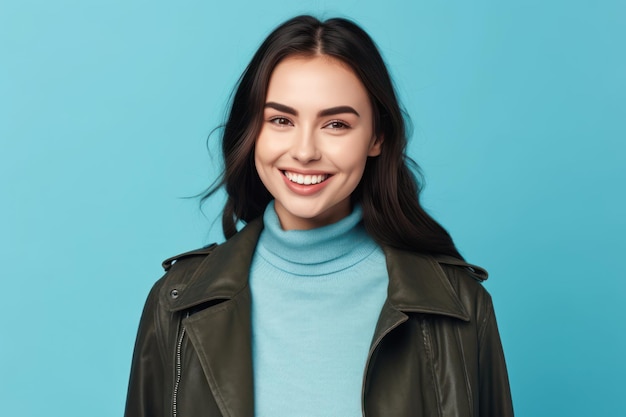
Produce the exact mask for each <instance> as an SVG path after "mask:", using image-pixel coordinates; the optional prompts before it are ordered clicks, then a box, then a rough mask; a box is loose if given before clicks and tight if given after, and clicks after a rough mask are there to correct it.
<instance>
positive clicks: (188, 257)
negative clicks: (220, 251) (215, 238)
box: [161, 243, 217, 272]
mask: <svg viewBox="0 0 626 417" xmlns="http://www.w3.org/2000/svg"><path fill="white" fill-rule="evenodd" d="M216 247H217V243H211V244H210V245H207V246H204V247H202V248H200V249H194V250H191V251H188V252H183V253H181V254H179V255H175V256H172V257H170V258H167V259H166V260H164V261H163V262H162V263H161V265H162V266H163V269H165V271H166V272H168V271H169V270H170V269H172V266H173V265H174V264H177V263H179V261H182V263H180V264H179V266H182V265H185V266H186V267H189V266H191V264H193V263H194V261H196V262H198V261H200V262H201V261H202V259H203V258H205V257H206V256H208V255H209V254H210V253H211V252H212V251H213V250H214V249H215V248H216Z"/></svg>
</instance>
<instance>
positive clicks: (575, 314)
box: [0, 0, 626, 417]
mask: <svg viewBox="0 0 626 417" xmlns="http://www.w3.org/2000/svg"><path fill="white" fill-rule="evenodd" d="M410 4H411V5H409V2H408V1H407V2H400V1H379V2H363V1H356V0H332V1H323V0H317V1H316V0H313V1H312V0H307V1H290V2H286V1H277V0H264V1H263V2H253V1H250V2H247V3H242V2H240V1H234V0H233V1H226V2H211V1H180V2H171V1H168V2H164V1H139V0H131V1H121V0H110V1H95V0H94V1H86V0H75V1H70V0H58V1H44V0H38V1H34V0H21V1H19V2H18V1H2V2H1V3H0V141H1V147H0V152H1V153H0V156H1V163H0V196H1V199H2V200H1V204H0V254H1V256H2V272H1V273H0V280H1V284H2V297H1V298H2V301H1V302H0V329H1V336H0V338H1V339H0V403H1V404H2V408H1V409H2V411H1V414H2V415H5V416H92V417H95V416H113V415H121V413H122V409H123V403H124V399H125V391H126V383H127V378H128V371H129V363H130V359H131V354H132V347H133V343H134V337H135V331H136V327H137V324H138V320H139V315H140V312H141V308H142V305H143V302H144V300H145V297H146V295H147V293H148V290H149V288H150V286H151V285H152V283H153V282H154V281H155V280H156V279H157V278H159V277H160V275H161V273H162V272H161V268H160V261H161V260H162V259H164V258H166V257H169V256H171V255H173V254H176V253H179V252H182V251H185V250H188V249H192V248H195V247H198V246H201V245H203V244H206V243H208V242H211V241H214V240H222V236H221V231H220V226H219V221H215V219H216V218H217V217H218V212H219V210H220V207H221V204H222V202H223V197H222V196H217V197H216V198H213V199H212V200H210V202H209V204H208V205H207V207H206V209H205V211H204V214H202V213H201V212H200V210H199V209H198V201H197V200H194V199H184V198H181V197H186V196H192V195H194V194H197V193H199V192H201V191H202V190H203V189H204V188H205V187H206V186H207V185H208V184H209V183H210V182H211V181H212V179H213V178H214V177H215V175H216V172H217V170H218V169H219V159H218V158H217V157H215V158H211V157H209V154H208V152H207V150H206V139H207V136H208V135H209V133H210V131H211V130H212V129H213V128H215V127H216V126H217V125H218V124H219V123H220V121H221V120H222V118H223V115H224V108H225V105H226V103H227V99H228V95H229V93H230V91H231V88H232V87H233V86H234V84H235V82H236V79H237V77H238V76H239V74H240V73H241V71H242V70H243V68H244V66H245V65H246V64H247V62H248V60H249V59H250V57H251V55H252V53H253V51H254V50H255V49H256V48H257V47H258V45H259V43H260V41H261V40H262V38H263V37H264V36H265V35H267V34H268V32H269V31H270V30H271V29H272V28H273V27H275V26H276V25H277V24H278V23H280V22H281V21H283V20H285V19H286V18H288V17H291V16H293V15H295V14H299V13H303V12H309V13H314V14H316V15H318V16H321V17H332V16H336V15H339V16H348V17H351V18H353V19H355V20H356V21H357V22H359V23H360V24H361V25H362V26H363V27H364V28H365V29H366V30H367V31H369V32H370V34H371V35H372V37H373V38H374V39H375V40H376V41H377V42H378V44H379V46H380V48H381V50H382V52H383V54H384V56H385V58H386V60H387V62H388V64H389V67H390V69H391V71H392V73H393V76H394V78H395V82H396V84H397V87H398V90H399V92H400V95H401V98H402V100H403V102H404V104H405V106H406V108H407V110H408V112H409V114H410V115H411V116H412V119H413V123H414V126H415V129H414V135H413V138H412V141H411V146H410V154H411V155H412V156H413V157H414V158H415V159H416V160H417V161H418V162H419V163H420V164H421V166H422V167H423V168H424V171H425V173H426V178H427V189H426V191H425V193H424V200H423V201H424V204H425V206H426V207H427V208H428V209H429V210H430V212H431V213H432V214H433V215H434V216H435V217H436V218H437V219H438V220H440V221H441V222H442V223H443V224H444V225H445V226H446V227H447V228H448V229H449V230H450V232H451V233H452V235H453V236H454V238H455V240H456V242H457V244H458V246H459V248H460V249H461V251H462V253H463V254H464V255H465V256H466V258H467V259H468V260H470V261H472V262H474V263H477V264H479V265H482V266H484V267H486V268H487V269H489V271H490V273H491V279H490V280H489V281H487V283H486V287H487V289H488V290H489V291H490V292H491V293H492V295H493V297H494V300H495V306H496V311H497V313H498V319H499V324H500V328H501V334H502V340H503V344H504V347H505V351H506V355H507V360H508V364H509V368H510V378H511V385H512V390H513V396H514V401H515V406H516V411H517V415H519V416H535V417H536V416H589V415H594V416H624V415H626V408H625V407H624V405H623V404H624V403H623V396H624V394H625V393H626V382H625V380H626V359H625V358H624V352H626V331H625V330H626V326H625V325H624V321H625V319H626V308H625V305H626V299H625V296H626V285H625V283H624V281H625V280H624V278H625V274H624V272H623V271H624V265H623V264H624V262H623V261H624V249H625V245H624V236H625V235H626V222H625V220H624V213H625V211H626V204H625V195H624V194H625V193H624V180H626V172H625V168H624V165H625V162H626V161H625V159H626V158H625V155H626V146H625V145H624V142H625V140H626V125H625V119H626V117H625V116H626V106H625V98H626V54H625V53H624V40H625V39H626V25H624V16H626V6H625V3H624V2H621V1H604V2H586V1H551V2H545V1H526V2H523V4H522V2H515V4H514V3H513V2H499V1H474V2H460V1H458V2H456V1H445V2H426V1H415V2H410ZM217 136H218V135H215V136H213V138H214V139H217ZM213 142H215V141H213ZM211 147H213V148H215V146H214V145H211Z"/></svg>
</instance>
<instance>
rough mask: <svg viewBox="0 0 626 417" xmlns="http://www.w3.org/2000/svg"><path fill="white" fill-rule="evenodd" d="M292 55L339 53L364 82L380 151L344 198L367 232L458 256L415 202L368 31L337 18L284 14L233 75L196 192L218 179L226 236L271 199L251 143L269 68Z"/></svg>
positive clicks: (383, 72) (402, 141)
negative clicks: (218, 164) (213, 158)
mask: <svg viewBox="0 0 626 417" xmlns="http://www.w3.org/2000/svg"><path fill="white" fill-rule="evenodd" d="M293 55H297V56H317V55H328V56H331V57H333V58H335V59H338V60H340V61H342V62H344V63H346V64H347V65H349V66H350V67H351V68H352V70H353V71H354V73H355V74H356V75H357V77H358V78H359V79H360V80H361V82H362V83H363V85H364V86H365V89H366V90H367V93H368V95H369V98H370V100H371V105H372V109H373V115H374V131H375V133H376V135H377V137H378V138H384V139H383V143H382V152H381V154H380V155H379V156H377V157H373V158H368V160H367V163H366V166H365V171H364V173H363V177H362V179H361V182H360V183H359V185H358V186H357V188H356V189H355V191H354V192H353V194H352V196H351V199H352V202H353V203H358V204H361V206H362V208H363V223H364V225H365V228H366V230H367V231H368V233H369V234H370V235H371V236H372V237H373V238H374V239H375V240H376V241H377V242H378V243H379V244H381V245H388V246H392V247H396V248H400V249H406V250H411V251H418V252H426V253H432V254H445V255H451V256H454V257H457V258H461V259H462V257H461V255H460V254H459V252H458V250H457V249H456V247H455V245H454V242H453V241H452V238H451V237H450V235H449V234H448V232H446V230H445V229H444V228H443V227H442V226H441V225H440V224H439V223H437V222H436V221H435V220H434V219H433V218H432V217H431V216H430V215H429V214H428V213H426V211H425V210H424V209H423V207H422V206H421V204H420V202H419V194H420V191H421V181H419V180H421V173H420V170H419V167H418V166H417V164H415V162H414V161H412V160H411V159H410V158H409V157H408V156H407V155H406V146H407V128H406V120H405V117H404V113H403V111H402V109H401V107H400V104H399V102H398V99H397V96H396V93H395V90H394V86H393V83H392V81H391V77H390V76H389V72H388V71H387V67H386V66H385V63H384V61H383V58H382V56H381V54H380V52H379V51H378V48H377V47H376V44H375V43H374V41H373V40H372V39H371V38H370V36H369V35H368V34H367V33H366V32H365V31H364V30H363V29H361V28H360V27H359V26H358V25H356V24H355V23H354V22H352V21H350V20H347V19H343V18H334V19H329V20H325V21H320V20H318V19H316V18H314V17H312V16H297V17H294V18H292V19H290V20H288V21H286V22H284V23H283V24H281V25H280V26H278V27H277V28H276V29H275V30H274V31H273V32H272V33H270V35H269V36H268V37H267V38H266V39H265V40H264V41H263V43H262V44H261V46H260V47H259V49H258V50H257V51H256V53H255V54H254V56H253V58H252V61H251V62H250V64H248V66H247V67H246V69H245V71H244V72H243V74H242V75H241V77H240V78H239V81H238V83H237V86H236V88H235V90H234V94H233V96H232V99H231V105H230V111H229V113H228V116H227V119H226V123H225V125H224V126H223V133H222V154H223V159H224V171H223V172H222V174H221V176H220V178H218V180H217V181H216V182H215V183H214V185H213V186H212V187H210V188H209V190H208V191H207V192H206V193H205V194H204V195H203V197H202V201H205V200H206V199H207V198H208V197H210V196H211V195H212V194H213V193H215V192H216V191H217V190H218V189H219V188H220V187H222V186H224V188H225V190H226V193H227V201H226V204H225V206H224V211H223V213H222V228H223V231H224V235H225V237H226V238H230V237H231V236H232V235H234V234H235V233H236V232H237V228H236V224H237V222H238V221H243V222H248V221H250V220H252V219H254V218H256V217H259V216H261V215H262V214H263V211H264V210H265V207H266V206H267V204H268V203H269V202H270V201H271V199H272V196H271V195H270V193H269V192H268V191H267V189H266V188H265V186H264V185H263V183H262V182H261V179H260V178H259V176H258V174H257V171H256V168H255V164H254V149H255V143H256V139H257V137H258V135H259V133H260V131H261V126H262V120H263V119H262V117H263V106H264V104H265V98H266V93H267V87H268V84H269V81H270V77H271V75H272V71H273V70H274V68H275V67H276V65H277V64H278V63H279V62H281V60H283V59H285V58H286V57H289V56H293ZM411 168H412V169H411ZM418 179H419V180H418Z"/></svg>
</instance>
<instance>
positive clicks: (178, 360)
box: [172, 313, 189, 417]
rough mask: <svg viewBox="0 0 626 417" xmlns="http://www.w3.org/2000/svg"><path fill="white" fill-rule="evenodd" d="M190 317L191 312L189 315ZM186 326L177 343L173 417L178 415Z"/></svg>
mask: <svg viewBox="0 0 626 417" xmlns="http://www.w3.org/2000/svg"><path fill="white" fill-rule="evenodd" d="M186 317H189V313H187V316H186ZM185 330H186V329H185V326H183V327H182V329H181V331H180V336H179V338H178V342H177V343H176V379H175V381H174V389H173V391H172V417H177V415H178V387H179V386H180V379H181V375H182V348H183V339H184V338H185Z"/></svg>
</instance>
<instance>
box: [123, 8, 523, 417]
mask: <svg viewBox="0 0 626 417" xmlns="http://www.w3.org/2000/svg"><path fill="white" fill-rule="evenodd" d="M404 123H405V122H404V119H403V116H402V112H401V109H400V105H399V103H398V100H397V98H396V94H395V91H394V89H393V84H392V82H391V79H390V77H389V74H388V71H387V69H386V67H385V64H384V62H383V60H382V58H381V56H380V53H379V52H378V50H377V48H376V46H375V44H374V42H373V41H372V40H371V39H370V37H369V36H368V35H367V34H366V33H365V32H364V31H363V30H362V29H361V28H360V27H358V26H357V25H356V24H354V23H352V22H351V21H349V20H345V19H330V20H327V21H324V22H321V21H319V20H317V19H315V18H313V17H310V16H299V17H296V18H293V19H291V20H289V21H287V22H285V23H284V24H283V25H281V26H279V27H278V28H277V29H275V30H274V32H272V33H271V34H270V35H269V36H268V38H267V39H266V40H265V41H264V42H263V44H262V45H261V46H260V48H259V50H258V51H257V52H256V54H255V55H254V57H253V58H252V61H251V63H250V64H249V65H248V67H247V68H246V70H245V71H244V73H243V75H242V76H241V79H240V81H239V84H238V86H237V88H236V91H235V94H234V98H233V102H232V105H231V108H230V112H229V116H228V119H227V121H226V124H225V128H224V133H223V136H222V151H223V157H224V162H225V171H224V173H223V176H222V178H221V183H220V184H219V185H220V186H222V185H223V186H224V188H225V189H226V192H227V194H228V200H227V203H226V205H225V207H224V212H223V217H222V219H223V229H224V234H225V235H226V237H227V241H226V242H225V243H224V244H221V245H212V246H210V247H208V248H205V249H201V250H198V251H192V252H189V253H185V254H182V255H179V256H176V257H173V258H171V259H168V260H166V261H165V262H164V266H165V269H166V270H167V273H166V275H165V276H164V277H163V278H162V279H161V280H160V281H159V282H157V284H156V285H155V286H154V288H153V290H152V292H151V293H150V295H149V297H148V301H147V303H146V306H145V309H144V313H143V316H142V319H141V323H140V327H139V333H138V336H137V342H136V346H135V353H134V359H133V365H132V370H131V378H130V385H129V390H128V399H127V406H126V415H127V416H128V417H130V416H154V415H159V416H161V415H172V416H177V415H194V416H195V415H202V416H227V415H228V416H252V415H255V416H272V417H276V416H279V417H280V416H296V415H306V416H330V415H332V416H358V415H365V416H409V415H410V416H435V415H436V416H456V417H462V416H467V417H469V416H473V417H477V416H481V417H487V416H492V417H496V416H499V417H507V416H512V415H513V411H512V405H511V397H510V393H509V385H508V378H507V372H506V365H505V362H504V356H503V353H502V348H501V344H500V339H499V335H498V328H497V325H496V321H495V316H494V313H493V307H492V304H491V299H490V296H489V294H488V293H487V292H486V291H485V290H484V288H483V287H482V285H481V284H480V282H481V281H482V280H484V279H486V278H487V274H486V272H485V271H484V270H483V269H481V268H479V267H477V266H473V265H470V264H468V263H466V262H465V261H464V260H463V259H462V257H461V256H460V255H459V252H458V251H457V249H456V247H455V245H454V243H453V241H452V239H451V238H450V236H449V235H448V233H447V232H446V231H445V230H444V229H443V228H442V227H441V226H440V225H439V224H438V223H437V222H436V221H435V220H434V219H432V218H431V217H430V216H429V215H428V214H427V213H426V212H425V211H424V209H423V208H422V207H421V205H420V203H419V199H418V195H419V192H420V187H419V184H418V182H417V181H416V178H415V175H414V174H413V173H412V172H411V170H410V169H409V162H410V160H409V159H408V158H407V156H406V155H405V148H406V143H407V138H406V134H405V125H404ZM215 190H216V188H214V189H212V190H210V191H209V193H208V194H207V195H211V194H212V193H213V192H215ZM239 221H241V222H244V223H246V225H245V227H244V228H243V229H242V230H237V229H236V224H237V223H238V222H239Z"/></svg>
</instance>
